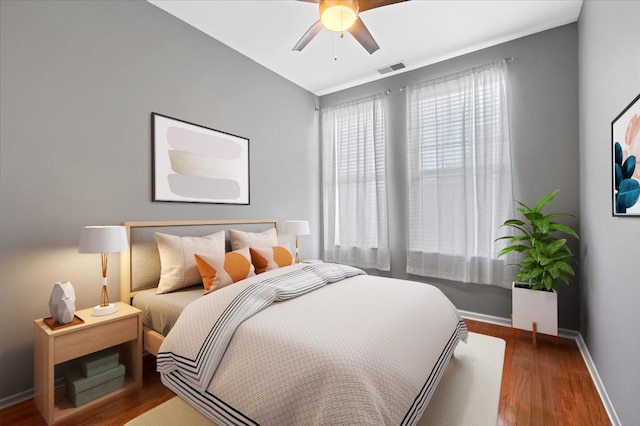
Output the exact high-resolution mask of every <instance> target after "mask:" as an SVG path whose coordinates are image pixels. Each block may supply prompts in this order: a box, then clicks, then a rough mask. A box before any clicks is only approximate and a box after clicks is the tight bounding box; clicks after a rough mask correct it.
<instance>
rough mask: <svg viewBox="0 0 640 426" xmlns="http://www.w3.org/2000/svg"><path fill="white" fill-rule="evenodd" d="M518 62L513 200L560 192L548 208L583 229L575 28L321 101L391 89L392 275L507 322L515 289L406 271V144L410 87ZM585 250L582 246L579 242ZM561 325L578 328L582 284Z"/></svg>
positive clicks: (567, 295) (566, 301) (566, 300)
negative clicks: (435, 289)
mask: <svg viewBox="0 0 640 426" xmlns="http://www.w3.org/2000/svg"><path fill="white" fill-rule="evenodd" d="M509 57H513V60H512V61H510V62H509V63H508V68H509V85H510V97H509V103H510V121H511V138H512V157H513V172H514V196H515V198H516V199H518V200H522V201H523V202H525V203H527V204H530V203H531V204H533V203H535V202H536V201H537V200H538V199H539V198H540V197H541V196H542V195H544V194H546V193H548V192H550V191H552V190H553V189H555V188H559V189H560V194H559V195H558V197H556V199H555V200H554V201H553V202H552V203H551V204H550V205H549V207H548V209H549V210H548V211H549V212H551V211H564V212H567V213H571V214H573V215H574V216H575V218H574V219H570V220H568V221H566V223H567V224H569V225H571V226H573V227H574V229H578V226H579V225H578V216H579V214H578V213H579V206H580V197H579V188H580V179H579V161H578V81H577V74H578V36H577V25H576V24H571V25H566V26H563V27H560V28H556V29H553V30H549V31H545V32H542V33H538V34H535V35H532V36H529V37H524V38H521V39H518V40H515V41H511V42H508V43H504V44H500V45H498V46H495V47H491V48H487V49H484V50H480V51H477V52H474V53H470V54H467V55H463V56H460V57H457V58H454V59H450V60H447V61H444V62H440V63H437V64H435V65H431V66H427V67H424V68H420V69H417V70H414V71H409V72H406V73H403V74H398V75H395V76H391V77H387V78H385V79H382V80H378V81H375V82H372V83H368V84H364V85H361V86H358V87H355V88H351V89H347V90H343V91H340V92H337V93H333V94H330V95H326V96H322V97H321V98H320V105H321V107H326V106H330V105H335V104H338V103H341V102H345V101H348V100H352V99H357V98H360V97H363V96H367V95H370V94H374V93H381V92H384V91H386V90H387V89H388V90H391V92H390V94H389V95H388V97H387V101H388V109H387V132H388V133H387V137H388V144H387V161H388V163H387V164H388V167H389V173H388V188H387V190H388V194H389V243H390V248H391V272H390V275H391V276H393V277H396V278H407V277H408V278H411V279H416V280H421V281H426V282H431V283H434V284H436V285H437V286H438V287H439V288H440V289H441V290H442V291H443V292H444V293H445V294H446V295H447V296H448V297H449V298H450V299H451V301H452V302H453V303H454V304H455V305H456V306H457V307H458V308H459V309H464V310H468V311H472V312H479V313H484V314H488V315H494V316H498V317H503V318H509V316H510V315H511V290H510V289H503V288H500V287H495V286H486V285H478V284H465V283H458V282H450V281H449V282H446V281H442V280H435V279H430V278H423V277H417V276H407V274H406V221H405V217H406V208H405V207H406V189H405V182H406V166H405V164H406V147H405V142H404V141H405V139H406V138H405V110H406V105H405V92H404V90H403V88H404V87H406V86H408V85H412V84H415V83H418V82H421V81H425V80H429V79H432V78H437V77H440V76H443V75H447V74H451V73H455V72H458V71H463V70H465V69H469V68H473V67H476V66H479V65H483V64H486V63H489V62H492V61H497V60H501V59H504V58H509ZM573 247H574V251H575V252H576V253H578V243H577V242H575V244H574V245H573ZM558 293H559V296H558V304H559V308H558V310H559V322H560V327H564V328H569V329H573V330H577V329H578V327H579V310H580V309H579V293H580V279H579V277H578V278H576V279H575V280H574V283H573V285H571V286H565V285H564V284H562V285H561V286H560V288H559V292H558Z"/></svg>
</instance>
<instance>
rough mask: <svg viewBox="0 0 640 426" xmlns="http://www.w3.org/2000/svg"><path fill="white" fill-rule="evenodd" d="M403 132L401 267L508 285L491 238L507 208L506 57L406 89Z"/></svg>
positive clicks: (510, 206)
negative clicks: (405, 239) (404, 243)
mask: <svg viewBox="0 0 640 426" xmlns="http://www.w3.org/2000/svg"><path fill="white" fill-rule="evenodd" d="M407 137H408V151H407V152H408V159H407V160H408V200H409V201H408V203H409V205H408V225H407V228H408V229H407V231H408V253H407V272H408V273H411V274H417V275H422V276H430V277H437V278H444V279H450V280H455V281H462V282H472V283H480V284H495V285H500V286H505V287H509V286H510V281H511V279H512V276H509V274H507V273H506V272H507V271H505V264H506V263H507V262H508V259H507V262H505V260H504V259H502V258H501V259H497V256H496V255H497V253H498V251H499V250H498V246H497V244H498V243H496V242H495V240H496V238H498V237H499V236H502V235H503V234H504V233H505V231H504V230H501V229H500V225H501V224H502V223H503V222H504V221H505V220H507V219H508V218H510V217H512V213H513V202H512V199H513V195H512V177H511V149H510V139H509V117H508V105H507V70H506V63H505V62H504V61H502V62H499V63H494V64H490V65H486V66H484V67H480V68H474V69H472V70H469V71H466V72H462V73H459V74H456V75H453V76H448V77H445V78H442V79H437V80H434V81H430V82H426V83H422V84H419V85H416V86H413V87H409V88H407ZM500 244H502V243H500Z"/></svg>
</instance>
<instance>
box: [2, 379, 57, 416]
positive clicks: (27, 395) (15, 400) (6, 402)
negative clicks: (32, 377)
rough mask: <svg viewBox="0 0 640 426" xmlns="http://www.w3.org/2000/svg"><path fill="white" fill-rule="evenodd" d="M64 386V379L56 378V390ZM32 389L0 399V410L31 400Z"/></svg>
mask: <svg viewBox="0 0 640 426" xmlns="http://www.w3.org/2000/svg"><path fill="white" fill-rule="evenodd" d="M62 386H64V377H58V378H57V379H56V383H55V385H54V387H55V388H56V389H58V388H61V387H62ZM33 395H34V393H33V388H31V389H27V390H26V391H24V392H20V393H17V394H15V395H11V396H8V397H6V398H2V399H0V410H4V409H5V408H8V407H11V406H12V405H16V404H20V403H21V402H24V401H27V400H29V399H33Z"/></svg>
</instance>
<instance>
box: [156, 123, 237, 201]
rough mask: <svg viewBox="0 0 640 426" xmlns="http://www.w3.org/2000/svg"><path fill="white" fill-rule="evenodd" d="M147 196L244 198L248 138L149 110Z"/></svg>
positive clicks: (159, 198) (212, 198)
mask: <svg viewBox="0 0 640 426" xmlns="http://www.w3.org/2000/svg"><path fill="white" fill-rule="evenodd" d="M151 122H152V125H151V134H152V141H153V201H177V202H192V203H217V204H245V205H248V204H249V139H247V138H243V137H240V136H235V135H232V134H229V133H225V132H221V131H219V130H215V129H210V128H208V127H205V126H200V125H198V124H194V123H189V122H187V121H183V120H178V119H177V118H172V117H168V116H166V115H162V114H158V113H155V112H154V113H151Z"/></svg>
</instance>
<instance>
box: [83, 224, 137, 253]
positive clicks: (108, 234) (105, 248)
mask: <svg viewBox="0 0 640 426" xmlns="http://www.w3.org/2000/svg"><path fill="white" fill-rule="evenodd" d="M128 249H129V241H128V240H127V231H126V230H125V227H124V226H85V227H84V228H82V231H81V232H80V244H79V245H78V251H79V252H80V253H115V252H120V251H126V250H128Z"/></svg>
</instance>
